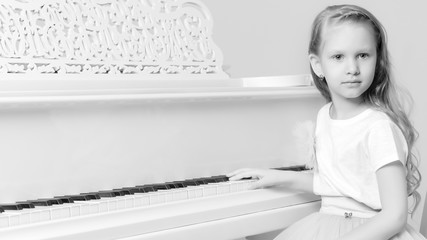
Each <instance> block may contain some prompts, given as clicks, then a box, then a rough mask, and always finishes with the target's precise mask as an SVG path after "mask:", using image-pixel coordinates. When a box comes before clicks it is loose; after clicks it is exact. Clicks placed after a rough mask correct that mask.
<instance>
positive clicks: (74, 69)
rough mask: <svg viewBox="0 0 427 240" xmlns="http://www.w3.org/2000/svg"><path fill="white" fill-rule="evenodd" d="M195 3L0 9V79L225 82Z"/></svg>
mask: <svg viewBox="0 0 427 240" xmlns="http://www.w3.org/2000/svg"><path fill="white" fill-rule="evenodd" d="M211 31H212V21H211V17H210V14H209V12H208V10H207V9H206V7H205V6H204V5H203V4H202V3H201V2H199V1H197V0H191V1H190V0H28V1H26V0H9V1H4V0H3V1H1V3H0V74H6V73H7V74H11V73H20V74H22V73H31V74H143V75H151V74H160V75H174V74H178V75H180V74H211V75H218V76H225V74H224V72H223V71H222V54H221V51H220V49H219V48H218V47H217V46H216V45H215V44H214V43H213V41H212V38H211V34H212V32H211Z"/></svg>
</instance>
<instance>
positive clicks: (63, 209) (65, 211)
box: [49, 204, 71, 220]
mask: <svg viewBox="0 0 427 240" xmlns="http://www.w3.org/2000/svg"><path fill="white" fill-rule="evenodd" d="M49 208H50V212H51V219H52V220H56V219H62V218H68V217H71V209H70V206H68V205H64V204H61V205H54V206H50V207H49Z"/></svg>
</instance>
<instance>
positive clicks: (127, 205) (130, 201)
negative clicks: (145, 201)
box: [121, 195, 135, 208]
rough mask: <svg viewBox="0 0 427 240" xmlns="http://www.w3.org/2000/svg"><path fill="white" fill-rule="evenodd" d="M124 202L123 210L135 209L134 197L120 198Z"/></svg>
mask: <svg viewBox="0 0 427 240" xmlns="http://www.w3.org/2000/svg"><path fill="white" fill-rule="evenodd" d="M121 198H123V200H124V202H125V208H133V207H135V197H134V196H133V195H126V196H123V197H121Z"/></svg>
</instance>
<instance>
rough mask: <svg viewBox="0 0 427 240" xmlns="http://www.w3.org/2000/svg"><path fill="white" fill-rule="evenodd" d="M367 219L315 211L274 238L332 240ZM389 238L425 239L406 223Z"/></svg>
mask: <svg viewBox="0 0 427 240" xmlns="http://www.w3.org/2000/svg"><path fill="white" fill-rule="evenodd" d="M367 220H368V219H366V218H358V217H351V218H345V217H344V216H338V215H331V214H325V213H319V212H317V213H313V214H311V215H309V216H307V217H305V218H303V219H301V220H299V221H298V222H296V223H294V224H293V225H291V226H290V227H288V228H287V229H285V230H284V231H283V232H282V233H280V234H279V235H278V236H277V237H276V238H275V240H333V239H337V238H338V237H340V236H342V235H344V234H345V233H347V232H349V231H351V230H352V229H354V228H356V227H357V226H359V225H361V224H363V223H365V222H366V221H367ZM390 240H426V238H424V237H423V236H422V235H421V233H419V232H417V231H415V230H414V229H413V228H412V227H411V226H409V225H407V226H406V228H405V229H404V230H403V231H402V232H401V233H399V234H397V235H396V236H394V237H392V238H390Z"/></svg>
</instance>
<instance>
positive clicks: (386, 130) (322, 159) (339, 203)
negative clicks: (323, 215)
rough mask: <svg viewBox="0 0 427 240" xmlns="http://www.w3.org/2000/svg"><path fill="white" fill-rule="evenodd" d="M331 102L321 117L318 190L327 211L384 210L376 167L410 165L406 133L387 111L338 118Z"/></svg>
mask: <svg viewBox="0 0 427 240" xmlns="http://www.w3.org/2000/svg"><path fill="white" fill-rule="evenodd" d="M330 107H331V103H328V104H326V105H325V106H323V107H322V108H321V109H320V111H319V113H318V116H317V124H316V158H317V166H318V169H317V171H315V173H314V182H313V188H314V192H315V194H318V195H321V196H322V209H323V210H324V211H326V212H331V213H337V214H341V213H342V212H354V213H356V214H353V216H357V215H359V216H360V217H371V216H373V215H374V214H375V213H376V211H378V210H380V209H381V202H380V195H379V190H378V183H377V178H376V171H377V170H378V169H379V168H381V167H383V166H385V165H386V164H388V163H391V162H394V161H401V162H402V163H403V165H405V162H406V156H407V152H408V147H407V143H406V140H405V137H404V136H403V134H402V132H401V131H400V129H399V127H398V126H397V125H396V124H394V123H393V121H391V120H390V118H389V117H388V116H387V114H385V113H383V112H380V111H377V110H374V109H367V110H365V111H363V112H362V113H360V114H358V115H357V116H355V117H352V118H350V119H345V120H334V119H331V117H330V115H329V110H330ZM321 211H322V210H321Z"/></svg>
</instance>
